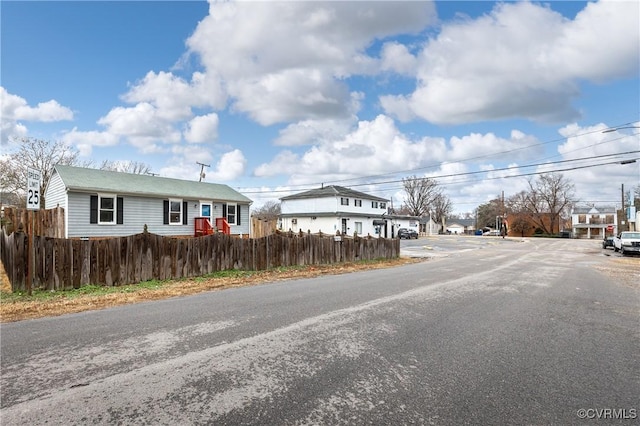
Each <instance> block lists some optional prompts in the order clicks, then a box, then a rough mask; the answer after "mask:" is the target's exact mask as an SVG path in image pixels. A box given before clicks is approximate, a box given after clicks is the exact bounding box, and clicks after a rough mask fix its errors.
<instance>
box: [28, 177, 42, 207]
mask: <svg viewBox="0 0 640 426" xmlns="http://www.w3.org/2000/svg"><path fill="white" fill-rule="evenodd" d="M41 180H42V174H41V173H40V170H36V169H27V210H40V181H41Z"/></svg>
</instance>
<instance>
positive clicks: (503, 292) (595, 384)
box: [0, 236, 640, 426]
mask: <svg viewBox="0 0 640 426" xmlns="http://www.w3.org/2000/svg"><path fill="white" fill-rule="evenodd" d="M402 250H403V254H405V255H407V254H409V255H412V256H416V257H428V259H425V260H424V261H423V262H420V263H417V264H412V265H408V266H403V267H397V268H391V269H386V270H373V271H366V272H359V273H353V274H345V275H334V276H325V277H320V278H314V279H303V280H295V281H285V282H277V283H270V284H265V285H261V286H254V287H245V288H237V289H230V290H224V291H214V292H209V293H205V294H200V295H195V296H189V297H183V298H175V299H170V300H165V301H159V302H149V303H142V304H137V305H130V306H124V307H117V308H113V309H108V310H103V311H96V312H86V313H80V314H73V315H66V316H62V317H58V318H49V319H38V320H29V321H22V322H17V323H9V324H3V325H2V326H1V329H0V332H1V334H0V337H1V354H2V359H1V367H2V371H1V374H2V376H1V379H2V381H1V390H0V396H1V404H0V407H1V411H0V423H1V424H2V425H3V426H8V425H41V424H48V425H87V424H125V425H136V424H140V425H142V424H166V425H178V424H180V425H189V424H212V425H238V424H255V425H299V424H322V425H335V424H342V425H359V424H374V425H401V424H434V425H461V424H474V425H554V424H556V425H574V424H575V425H596V424H622V425H627V424H628V425H631V424H638V423H639V422H640V420H639V416H640V402H639V401H640V398H639V395H640V356H639V354H640V284H639V283H640V274H638V271H639V270H640V269H638V268H636V269H635V272H633V273H629V274H633V275H632V276H629V274H627V276H625V277H624V279H619V278H616V277H615V276H613V275H610V274H606V273H603V272H602V270H603V269H602V267H603V266H607V265H609V266H611V263H612V262H614V261H616V260H618V258H619V257H620V256H619V255H618V254H617V253H615V254H614V253H613V250H607V251H605V250H602V248H601V241H594V240H591V241H585V240H569V239H553V240H548V239H512V238H507V239H502V238H499V237H464V236H440V237H427V238H425V237H422V238H420V239H419V240H413V241H406V242H405V241H403V242H402ZM625 261H628V262H638V263H639V264H640V257H636V258H629V259H625Z"/></svg>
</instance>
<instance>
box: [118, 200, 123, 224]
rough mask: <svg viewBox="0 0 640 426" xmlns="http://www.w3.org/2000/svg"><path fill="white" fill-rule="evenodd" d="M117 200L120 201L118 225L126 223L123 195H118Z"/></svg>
mask: <svg viewBox="0 0 640 426" xmlns="http://www.w3.org/2000/svg"><path fill="white" fill-rule="evenodd" d="M116 201H117V202H118V207H117V213H116V223H117V224H118V225H122V224H123V223H124V199H123V198H122V197H118V198H117V200H116Z"/></svg>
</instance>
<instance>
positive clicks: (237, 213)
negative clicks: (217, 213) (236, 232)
mask: <svg viewBox="0 0 640 426" xmlns="http://www.w3.org/2000/svg"><path fill="white" fill-rule="evenodd" d="M236 225H240V204H238V205H237V206H236Z"/></svg>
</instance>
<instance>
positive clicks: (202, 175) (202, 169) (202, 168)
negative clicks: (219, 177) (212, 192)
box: [196, 161, 211, 182]
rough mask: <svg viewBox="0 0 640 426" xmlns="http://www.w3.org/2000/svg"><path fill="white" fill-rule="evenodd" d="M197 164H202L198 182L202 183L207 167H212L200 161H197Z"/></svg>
mask: <svg viewBox="0 0 640 426" xmlns="http://www.w3.org/2000/svg"><path fill="white" fill-rule="evenodd" d="M196 164H200V180H199V181H198V182H202V178H203V177H204V176H205V174H204V168H205V167H211V166H210V165H208V164H204V163H200V162H198V161H196Z"/></svg>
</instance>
